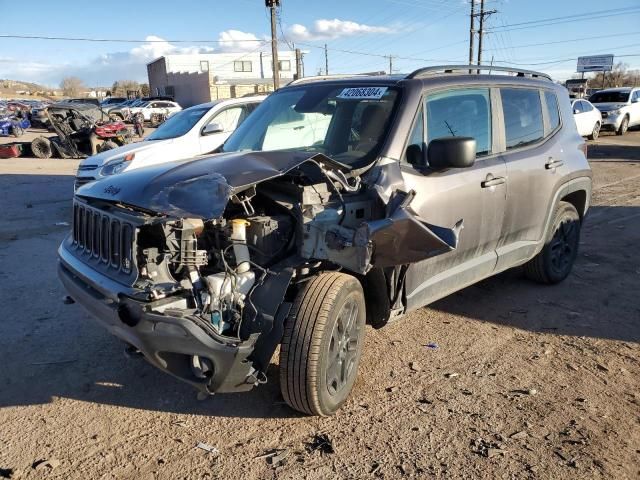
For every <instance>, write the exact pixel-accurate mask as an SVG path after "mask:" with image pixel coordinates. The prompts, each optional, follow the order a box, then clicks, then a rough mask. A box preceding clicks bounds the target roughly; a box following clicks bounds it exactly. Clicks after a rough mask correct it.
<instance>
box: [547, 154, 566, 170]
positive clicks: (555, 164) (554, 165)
mask: <svg viewBox="0 0 640 480" xmlns="http://www.w3.org/2000/svg"><path fill="white" fill-rule="evenodd" d="M562 165H564V162H563V161H562V160H554V158H553V157H549V160H548V161H547V163H545V164H544V168H546V169H547V170H551V169H553V168H558V167H561V166H562Z"/></svg>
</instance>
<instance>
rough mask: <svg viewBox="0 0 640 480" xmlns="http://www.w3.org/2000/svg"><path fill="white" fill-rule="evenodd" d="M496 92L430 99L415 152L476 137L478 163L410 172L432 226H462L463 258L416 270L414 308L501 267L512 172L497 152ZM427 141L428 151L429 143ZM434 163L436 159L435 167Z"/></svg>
mask: <svg viewBox="0 0 640 480" xmlns="http://www.w3.org/2000/svg"><path fill="white" fill-rule="evenodd" d="M491 97H492V93H491V90H490V89H489V88H473V89H470V88H455V89H448V90H445V91H439V92H436V93H432V94H429V95H427V96H426V98H425V101H424V104H423V106H422V108H421V111H420V114H419V115H418V118H417V120H416V123H415V125H414V128H413V132H412V134H411V138H410V141H409V146H408V147H407V151H413V152H414V155H413V156H414V158H415V151H416V149H419V148H423V147H421V145H422V146H424V145H428V143H429V141H430V140H433V139H435V138H442V137H451V136H460V137H472V138H475V140H476V152H477V159H476V162H475V164H474V165H473V166H471V167H468V168H450V169H446V170H440V171H437V170H433V169H431V168H429V167H427V168H424V167H421V166H417V165H412V164H411V163H409V162H408V161H410V160H411V158H409V156H408V158H407V160H408V161H407V163H404V164H403V166H402V170H403V177H404V181H405V184H406V188H407V189H408V190H414V191H415V192H416V197H415V199H414V200H413V202H412V203H411V208H412V209H413V210H414V211H415V212H416V213H417V214H418V215H419V216H420V217H421V219H423V220H424V221H426V222H428V223H429V224H432V225H438V226H440V227H444V228H454V226H456V225H457V224H459V222H462V228H461V230H460V231H459V237H458V244H457V247H456V249H455V250H453V251H451V252H448V253H444V254H442V255H438V256H435V257H433V258H430V259H427V260H424V261H422V262H418V263H415V264H412V265H411V266H410V267H409V269H408V271H407V277H406V282H405V285H406V295H407V307H408V309H413V308H417V307H420V306H422V305H425V304H427V303H430V302H432V301H434V300H436V299H438V298H441V297H443V296H445V295H447V294H449V293H451V292H453V291H455V290H458V289H460V288H463V287H464V286H466V285H470V284H472V283H474V282H476V281H478V280H480V279H481V278H484V277H487V276H489V275H490V274H491V273H492V272H493V270H494V268H495V265H496V260H497V255H496V252H495V250H496V246H497V244H498V240H499V237H500V232H501V226H502V221H503V217H504V211H505V201H506V177H507V172H506V167H505V164H504V160H503V159H502V157H501V156H500V155H498V154H496V153H494V152H495V144H496V140H495V138H494V137H495V136H494V134H493V131H494V128H493V125H494V123H495V122H494V119H493V117H494V113H493V109H492V108H491V104H492V98H491ZM421 139H423V140H422V143H420V142H421ZM427 161H428V159H427Z"/></svg>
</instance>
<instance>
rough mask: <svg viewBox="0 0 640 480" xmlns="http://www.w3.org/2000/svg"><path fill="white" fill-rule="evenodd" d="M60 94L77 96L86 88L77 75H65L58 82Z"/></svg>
mask: <svg viewBox="0 0 640 480" xmlns="http://www.w3.org/2000/svg"><path fill="white" fill-rule="evenodd" d="M60 88H61V89H62V94H63V95H65V96H67V97H77V96H78V95H80V94H81V93H83V92H84V91H85V90H86V87H85V85H84V83H83V81H82V80H80V79H79V78H78V77H65V78H63V79H62V81H61V82H60Z"/></svg>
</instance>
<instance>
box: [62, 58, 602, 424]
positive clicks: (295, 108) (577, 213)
mask: <svg viewBox="0 0 640 480" xmlns="http://www.w3.org/2000/svg"><path fill="white" fill-rule="evenodd" d="M470 68H471V67H470V66H468V65H467V66H445V67H429V68H424V69H420V70H417V71H415V72H413V73H411V74H410V75H402V76H400V75H398V76H396V75H394V76H350V77H338V78H335V77H324V78H305V79H301V80H297V81H294V82H292V83H291V84H289V85H287V86H286V87H284V88H281V89H280V90H278V91H276V92H275V93H273V94H272V95H270V96H269V97H268V98H267V99H266V100H265V101H264V102H263V103H262V104H261V105H260V106H259V107H258V108H257V109H256V110H255V111H254V112H253V113H252V114H251V115H250V116H249V117H248V118H247V120H246V121H245V122H244V123H243V124H242V125H241V126H240V128H238V129H237V130H236V132H235V133H234V134H233V135H232V136H231V137H230V138H229V139H228V141H227V142H226V143H225V144H224V145H223V147H221V148H220V151H219V152H217V153H216V154H213V155H211V156H209V157H206V158H201V159H196V160H192V161H181V162H173V163H163V164H159V165H155V166H151V167H148V168H143V169H137V170H133V171H130V172H125V173H123V174H120V175H116V176H113V177H109V178H107V179H105V180H102V181H99V182H95V183H91V184H89V185H86V186H83V187H82V188H80V189H79V190H78V191H77V193H76V195H75V198H74V205H73V229H72V232H71V233H70V234H69V236H68V237H67V238H66V239H65V240H64V242H63V243H62V245H61V246H60V249H59V276H60V278H61V280H62V282H63V284H64V286H65V287H66V289H67V290H68V292H69V294H70V296H71V297H72V298H73V299H75V300H76V301H77V302H78V303H80V304H81V305H83V306H84V307H85V308H86V309H87V310H89V311H90V312H91V313H92V314H93V315H94V316H95V317H96V318H97V319H98V320H99V322H100V323H101V324H102V325H104V326H105V327H106V328H107V329H108V330H109V331H110V332H111V333H112V334H114V335H115V336H117V337H119V338H120V339H122V340H123V341H124V342H126V343H127V344H128V348H129V349H130V350H132V351H135V352H138V353H140V354H142V355H143V356H144V358H145V359H146V360H148V361H149V362H150V363H152V364H153V365H155V366H156V367H158V368H159V369H161V370H163V371H165V372H167V373H169V374H171V375H173V376H174V377H176V378H178V379H180V380H183V381H185V382H187V383H189V384H191V385H193V386H194V387H196V388H197V389H198V390H199V391H200V395H209V394H213V393H215V392H237V391H244V390H249V389H251V388H252V387H254V386H255V385H258V384H261V383H265V382H266V381H267V368H268V367H269V364H270V360H271V358H272V356H273V355H274V353H275V351H276V349H277V348H278V346H280V353H279V355H280V361H279V375H280V385H281V391H282V395H283V397H284V400H285V401H286V402H287V403H288V404H289V405H290V406H291V407H293V408H294V409H296V410H299V411H300V412H304V413H307V414H311V415H331V414H333V413H335V412H336V410H337V409H338V408H339V407H340V406H341V405H342V404H343V403H344V402H345V400H346V398H347V396H348V395H349V393H350V391H351V389H352V387H353V385H354V381H355V378H356V374H357V370H358V364H359V362H360V358H361V354H362V348H363V340H364V333H365V325H366V324H369V325H371V326H372V327H374V328H380V327H383V326H384V325H385V324H387V323H388V322H390V321H392V320H396V319H397V318H399V317H401V316H403V315H406V314H407V313H409V312H411V311H412V310H416V309H418V308H421V307H423V306H425V305H427V304H429V303H430V302H433V301H435V300H437V299H440V298H442V297H444V296H446V295H449V294H450V293H452V292H455V291H456V290H460V289H462V288H464V287H466V286H468V285H471V284H473V283H475V282H478V281H480V280H482V279H484V278H487V277H489V276H491V275H495V274H496V273H498V272H501V271H504V270H506V269H509V268H512V267H516V266H523V270H524V273H525V274H526V275H527V276H528V277H530V278H531V279H533V280H536V281H539V282H542V283H547V284H553V283H557V282H560V281H562V280H563V279H564V278H565V277H566V276H567V275H568V274H569V272H570V270H571V267H572V264H573V262H574V260H575V258H576V253H577V249H578V243H579V236H580V226H581V222H582V220H583V218H584V216H585V214H586V212H587V209H588V207H589V201H590V197H591V171H590V169H589V165H588V163H587V159H586V156H585V154H586V146H585V144H584V142H583V140H582V138H581V137H580V135H579V134H578V132H577V130H576V124H575V122H574V120H573V116H572V115H573V114H572V110H571V105H570V102H569V97H568V95H567V92H566V90H565V89H564V88H563V87H561V86H558V85H556V84H554V83H553V82H552V81H551V79H550V78H549V77H548V76H546V75H545V74H542V73H538V72H531V71H523V70H510V69H507V68H495V67H493V68H491V69H490V70H491V71H490V72H487V70H489V67H486V68H485V67H478V66H473V70H470ZM484 72H487V73H484Z"/></svg>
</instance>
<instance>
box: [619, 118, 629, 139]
mask: <svg viewBox="0 0 640 480" xmlns="http://www.w3.org/2000/svg"><path fill="white" fill-rule="evenodd" d="M627 130H629V117H624V118H623V119H622V123H621V124H620V128H618V130H616V135H624V134H625V133H627Z"/></svg>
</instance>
